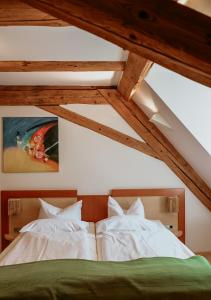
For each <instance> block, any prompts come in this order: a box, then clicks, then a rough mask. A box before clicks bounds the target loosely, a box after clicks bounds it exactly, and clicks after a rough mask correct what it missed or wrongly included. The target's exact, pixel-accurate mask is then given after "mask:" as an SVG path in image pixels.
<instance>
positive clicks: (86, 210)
mask: <svg viewBox="0 0 211 300" xmlns="http://www.w3.org/2000/svg"><path fill="white" fill-rule="evenodd" d="M109 195H111V196H112V197H114V198H116V199H120V200H118V201H119V202H120V203H121V201H123V199H126V200H131V199H132V198H133V197H144V198H142V199H143V200H144V205H145V204H146V203H147V199H148V197H149V199H151V200H152V199H153V197H159V198H160V197H165V198H166V199H170V198H176V199H177V201H178V211H177V212H169V213H171V215H172V217H174V219H175V216H176V218H178V220H177V221H178V228H177V230H178V233H179V234H178V237H179V238H180V240H181V241H183V242H185V191H184V189H168V188H167V189H113V190H111V193H110V194H109ZM109 195H77V190H19V191H2V192H1V236H2V249H4V248H6V247H7V246H8V244H9V241H8V238H5V237H6V236H7V234H8V233H9V216H8V201H9V199H24V198H27V199H28V198H44V199H48V198H49V199H52V198H58V199H59V198H71V199H73V198H74V199H75V201H79V200H83V207H82V220H83V221H87V222H97V221H99V220H102V219H105V218H107V202H108V197H109ZM58 199H57V201H59V200H58ZM71 201H73V200H71ZM56 203H57V202H56ZM57 206H59V205H57ZM151 208H152V210H153V209H154V207H153V205H152V204H150V206H149V205H148V211H149V209H151Z"/></svg>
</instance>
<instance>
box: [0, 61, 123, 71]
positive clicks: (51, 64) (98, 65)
mask: <svg viewBox="0 0 211 300" xmlns="http://www.w3.org/2000/svg"><path fill="white" fill-rule="evenodd" d="M124 67H125V62H124V61H0V72H57V71H70V72H91V71H123V70H124Z"/></svg>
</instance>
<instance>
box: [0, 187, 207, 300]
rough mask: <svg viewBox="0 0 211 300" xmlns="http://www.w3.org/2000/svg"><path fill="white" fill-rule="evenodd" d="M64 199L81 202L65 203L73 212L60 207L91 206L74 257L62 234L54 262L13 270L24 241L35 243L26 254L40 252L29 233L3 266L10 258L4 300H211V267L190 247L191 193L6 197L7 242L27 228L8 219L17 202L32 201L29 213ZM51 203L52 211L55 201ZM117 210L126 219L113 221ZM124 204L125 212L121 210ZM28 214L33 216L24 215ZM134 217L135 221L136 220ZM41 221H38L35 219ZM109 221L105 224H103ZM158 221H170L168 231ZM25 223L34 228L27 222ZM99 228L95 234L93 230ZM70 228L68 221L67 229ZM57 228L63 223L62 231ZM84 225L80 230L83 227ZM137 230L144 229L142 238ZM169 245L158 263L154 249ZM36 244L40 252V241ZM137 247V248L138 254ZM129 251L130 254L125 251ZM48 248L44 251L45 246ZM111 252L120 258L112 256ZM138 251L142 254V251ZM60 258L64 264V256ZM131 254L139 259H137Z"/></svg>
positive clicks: (0, 288)
mask: <svg viewBox="0 0 211 300" xmlns="http://www.w3.org/2000/svg"><path fill="white" fill-rule="evenodd" d="M62 196H63V198H66V199H67V198H68V197H69V198H74V199H71V200H70V199H69V200H68V203H67V202H66V201H67V200H65V204H63V205H60V206H63V207H66V205H69V204H70V202H69V201H71V203H76V201H77V202H79V201H81V200H82V202H83V206H82V211H81V213H82V222H84V225H83V224H82V225H83V226H84V227H83V226H82V225H80V224H79V225H80V226H82V228H80V226H79V228H78V229H77V230H75V231H74V232H68V233H67V232H66V234H67V235H66V236H65V240H68V243H69V244H70V247H69V249H68V256H67V257H66V256H65V255H64V253H63V248H64V246H63V244H62V243H63V241H64V238H63V235H61V232H60V231H59V232H58V234H57V233H56V240H57V238H58V239H59V238H60V241H59V240H58V241H57V242H58V244H57V245H58V249H57V250H58V251H56V255H55V253H53V255H52V257H50V258H48V254H47V257H46V256H45V257H44V259H36V258H35V260H36V261H32V259H31V260H30V259H29V261H28V262H27V263H21V261H17V260H16V261H13V262H12V263H11V258H9V256H8V255H11V253H12V252H13V251H17V249H18V248H17V245H18V243H20V241H22V242H23V237H24V236H25V237H26V236H27V239H28V238H29V242H26V241H25V246H26V247H25V248H27V247H29V249H31V250H33V248H36V247H37V246H32V245H33V243H32V244H31V238H32V240H33V237H31V236H30V235H31V234H32V235H33V234H34V233H31V232H23V233H21V234H20V235H18V236H17V237H16V238H15V240H14V241H13V242H12V243H11V244H10V245H9V246H8V247H7V248H6V249H5V250H4V251H3V253H2V254H1V255H0V261H3V260H4V259H5V257H7V259H9V261H7V262H5V265H4V266H1V267H0V299H19V298H20V299H108V298H111V299H113V298H116V299H125V300H126V299H144V300H145V299H146V300H151V299H153V300H155V299H159V300H164V299H165V300H166V299H172V300H173V299H192V300H194V299H199V297H200V298H201V299H205V300H206V299H211V268H210V265H209V263H208V262H207V261H206V259H204V258H203V257H200V256H195V255H194V254H193V253H192V251H191V250H190V249H188V248H187V247H186V246H185V245H184V244H183V243H182V241H183V242H184V241H185V222H184V220H185V212H184V208H185V205H184V190H182V189H159V190H158V189H147V190H142V189H136V190H112V191H111V193H110V195H100V196H98V195H92V196H90V195H83V196H80V195H77V192H73V191H71V192H70V191H66V192H65V191H45V192H44V191H15V192H14V191H7V192H3V193H2V235H3V237H8V235H10V236H11V235H12V234H14V232H11V231H14V228H17V226H20V223H19V222H20V220H19V219H20V216H18V215H15V216H13V217H14V220H12V219H13V218H12V217H11V216H10V217H9V218H8V201H9V199H21V201H22V199H25V202H27V205H28V204H29V202H31V201H32V200H31V199H35V198H37V197H42V198H45V200H46V199H48V198H49V199H50V198H52V197H53V198H60V200H61V198H62ZM109 196H112V201H113V202H111V201H110V198H109ZM137 197H141V200H142V205H143V206H144V209H145V214H146V216H144V218H145V219H146V220H143V218H142V217H140V216H138V215H135V214H136V213H137V214H139V213H140V211H141V208H140V203H139V206H138V208H137V205H134V204H133V203H135V202H134V199H136V198H137ZM49 199H48V200H49ZM55 201H56V202H54V203H57V205H58V199H57V200H55ZM32 202H33V201H32ZM49 202H50V203H51V201H50V200H49ZM109 203H112V205H113V203H114V206H111V208H112V210H111V211H110V213H112V214H113V213H115V212H117V213H118V214H120V215H112V216H109V215H108V213H109V209H108V206H109V205H110V204H109ZM116 203H119V204H120V205H119V206H118V204H116ZM131 203H132V204H131ZM27 205H26V206H27ZM23 206H24V205H23ZM63 207H61V208H63ZM23 211H25V208H22V212H23ZM131 211H132V214H131V215H130V212H131ZM24 214H25V212H24ZM122 214H123V215H122ZM29 215H30V214H28V218H30V219H31V217H32V216H29ZM36 217H37V213H36V216H35V215H34V216H33V218H36ZM33 218H32V219H33ZM103 219H105V220H104V221H103ZM149 219H152V220H149ZM157 219H159V220H162V223H160V221H158V220H157ZM21 220H22V221H23V220H24V222H28V221H30V220H29V219H28V220H25V219H24V218H21ZM123 220H124V221H123ZM53 222H55V223H56V222H57V221H55V220H54V221H53ZM53 222H52V223H53ZM65 222H66V221H65ZM65 222H64V224H65V226H66V225H67V224H66V223H65ZM68 222H69V221H68ZM93 222H94V223H95V226H93ZM64 224H63V221H62V226H64ZM125 224H126V225H127V226H125ZM128 224H129V227H128ZM131 224H132V225H131ZM21 225H25V224H21ZM54 225H55V224H54ZM57 225H58V224H57V223H56V225H55V226H57ZM76 225H77V226H78V223H77V224H76ZM26 226H27V225H26ZM59 226H60V223H59ZM68 226H69V223H68ZM71 226H72V225H71ZM74 226H75V225H74ZM131 226H132V227H131ZM137 226H140V228H141V230H139V231H138V232H137V228H136V227H137ZM146 226H147V228H145V227H146ZM41 227H43V225H41ZM148 227H149V228H148ZM56 228H57V227H56ZM71 228H72V227H71ZM94 228H95V229H94ZM140 228H139V229H140ZM65 230H66V229H65ZM95 230H96V234H95V232H94V231H95ZM28 233H29V234H28ZM5 234H7V235H5ZM54 234H55V232H54ZM54 234H53V235H54ZM147 235H148V236H147ZM163 235H164V236H163ZM108 236H109V238H108ZM176 236H177V237H178V238H179V239H180V241H179V240H178V238H177V237H176ZM144 239H145V241H146V240H147V241H149V240H151V242H150V243H151V244H148V245H147V247H145V250H144V251H145V252H143V249H142V248H141V247H140V246H141V245H143V241H144ZM166 239H167V240H168V242H169V245H168V247H167V248H169V249H170V250H168V251H167V250H166V249H165V247H163V248H164V249H163V250H162V247H161V250H162V251H164V252H163V253H154V255H153V254H152V253H150V251H149V250H150V248H152V247H154V248H156V245H158V246H159V241H161V242H162V241H164V240H165V241H166ZM33 241H34V242H35V244H34V245H36V244H37V240H36V237H35V239H34V240H33ZM114 241H115V242H114ZM116 241H117V243H116ZM119 241H121V243H120V245H119V244H118V243H119ZM153 241H154V244H153ZM22 242H21V243H22ZM6 243H7V240H6V239H5V240H4V241H3V245H5V244H6ZM48 243H49V239H48V242H47V244H48ZM112 243H113V244H112ZM134 244H136V247H137V248H135V247H134ZM27 245H28V246H27ZM59 245H60V251H59ZM122 245H123V248H121V247H122ZM172 245H173V246H172ZM19 246H20V248H19V250H18V252H17V253H20V252H21V249H23V247H22V246H23V243H22V245H19ZM41 246H43V243H42V242H41ZM112 247H113V248H112ZM172 247H173V248H174V249H173V250H172ZM51 248H52V247H50V248H49V249H51ZM73 248H76V249H77V250H76V252H77V255H75V256H74V255H73V253H71V251H72V250H71V249H73ZM88 248H89V249H90V250H89V251H88V252H89V255H87V256H84V257H83V255H84V252H87V249H88ZM41 249H42V248H39V247H38V249H37V250H38V251H37V252H38V253H39V252H40V250H41ZM111 249H113V250H112V251H111ZM134 249H136V250H135V251H134ZM175 249H176V250H175ZM79 250H80V251H81V252H80V251H79ZM158 250H159V247H158ZM125 251H126V252H125ZM140 251H142V252H140ZM162 251H161V252H162ZM166 251H167V252H166ZM29 252H30V251H29ZM47 252H48V251H47ZM50 252H51V251H50ZM59 252H60V254H61V256H57V254H58V253H59ZM78 252H80V255H79V254H78ZM131 252H133V253H132V255H131ZM112 253H113V254H115V255H112ZM122 253H123V254H122ZM12 256H13V255H12ZM24 256H25V255H24ZM17 257H19V255H17ZM20 257H21V254H20ZM33 257H34V256H33ZM52 258H53V259H52Z"/></svg>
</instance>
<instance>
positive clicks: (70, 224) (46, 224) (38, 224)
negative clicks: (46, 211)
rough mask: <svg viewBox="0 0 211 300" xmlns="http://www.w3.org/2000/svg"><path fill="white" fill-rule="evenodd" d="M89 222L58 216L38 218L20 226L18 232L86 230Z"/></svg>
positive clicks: (49, 232)
mask: <svg viewBox="0 0 211 300" xmlns="http://www.w3.org/2000/svg"><path fill="white" fill-rule="evenodd" d="M88 229H89V223H87V222H83V221H77V220H63V219H59V218H52V219H39V220H35V221H32V222H30V223H28V224H27V225H25V226H24V227H23V228H21V230H20V232H28V231H29V232H36V233H47V234H51V233H56V232H58V231H60V232H61V231H63V232H64V231H65V232H75V231H78V230H88Z"/></svg>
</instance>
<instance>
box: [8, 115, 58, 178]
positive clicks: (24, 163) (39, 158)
mask: <svg viewBox="0 0 211 300" xmlns="http://www.w3.org/2000/svg"><path fill="white" fill-rule="evenodd" d="M58 171H59V139H58V118H57V117H41V118H38V117H5V118H3V172H5V173H20V172H58Z"/></svg>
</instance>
